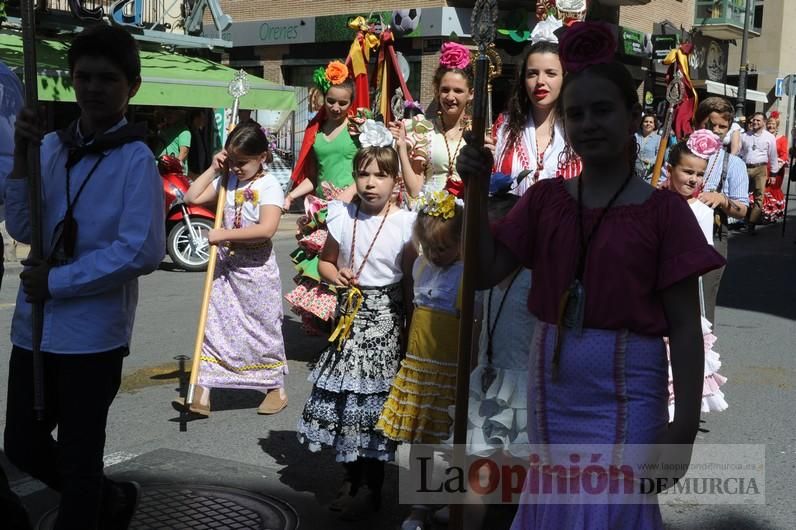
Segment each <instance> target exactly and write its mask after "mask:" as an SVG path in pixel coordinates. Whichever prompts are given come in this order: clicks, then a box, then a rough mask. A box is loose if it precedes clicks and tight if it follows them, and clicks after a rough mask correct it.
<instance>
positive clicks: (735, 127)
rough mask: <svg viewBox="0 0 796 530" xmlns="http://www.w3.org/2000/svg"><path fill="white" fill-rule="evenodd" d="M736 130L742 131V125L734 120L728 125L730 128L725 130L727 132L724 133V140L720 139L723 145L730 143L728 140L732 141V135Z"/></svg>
mask: <svg viewBox="0 0 796 530" xmlns="http://www.w3.org/2000/svg"><path fill="white" fill-rule="evenodd" d="M736 132H738V133H741V132H743V127H741V126H740V124H738V122H735V121H734V122H732V125H730V130H729V131H727V134H725V135H724V140H722V142H723V143H724V145H725V146H729V145H730V142H731V141H732V135H733V134H735V133H736Z"/></svg>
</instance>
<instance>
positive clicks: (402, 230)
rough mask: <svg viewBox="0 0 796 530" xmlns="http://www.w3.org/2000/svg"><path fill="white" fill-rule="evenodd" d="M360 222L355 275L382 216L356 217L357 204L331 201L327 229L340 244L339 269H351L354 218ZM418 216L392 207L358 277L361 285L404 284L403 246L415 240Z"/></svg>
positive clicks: (360, 215)
mask: <svg viewBox="0 0 796 530" xmlns="http://www.w3.org/2000/svg"><path fill="white" fill-rule="evenodd" d="M355 216H356V219H358V221H357V238H356V243H355V248H354V264H353V265H354V266H353V269H354V272H355V273H356V272H357V270H358V269H359V267H360V266H361V265H362V260H363V259H364V257H365V254H367V252H368V248H369V247H370V244H371V243H372V242H373V238H374V237H376V233H377V232H378V230H379V225H381V222H382V220H383V217H380V216H372V215H368V214H366V213H363V212H359V214H358V215H357V205H356V204H353V203H344V202H341V201H332V202H330V203H329V206H328V213H327V216H326V226H327V228H328V230H329V235H330V236H331V237H333V238H334V240H335V241H337V243H338V244H339V245H340V253H339V254H338V256H337V267H338V268H341V269H344V268H348V267H351V241H352V239H353V235H354V218H355ZM416 217H417V214H416V213H414V212H410V211H407V210H402V209H400V208H399V207H397V206H393V207H392V208H390V214H389V215H388V216H387V219H386V220H385V221H384V226H383V227H382V229H381V232H380V233H379V234H378V238H377V239H376V242H375V243H374V245H373V249H372V250H371V251H370V255H369V256H368V258H367V262H366V263H365V266H364V267H363V268H362V272H361V273H360V274H359V285H360V286H363V287H384V286H386V285H391V284H393V283H397V282H399V281H401V279H402V278H403V271H402V270H401V257H402V255H403V250H404V247H405V246H406V244H407V243H409V242H410V241H411V240H412V227H413V226H414V222H415V218H416Z"/></svg>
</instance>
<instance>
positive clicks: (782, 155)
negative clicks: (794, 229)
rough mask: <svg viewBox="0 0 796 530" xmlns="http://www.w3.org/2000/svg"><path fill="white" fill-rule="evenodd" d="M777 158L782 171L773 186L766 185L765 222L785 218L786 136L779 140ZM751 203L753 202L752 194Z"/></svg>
mask: <svg viewBox="0 0 796 530" xmlns="http://www.w3.org/2000/svg"><path fill="white" fill-rule="evenodd" d="M777 158H778V159H779V163H780V170H779V171H778V172H777V174H776V175H774V177H775V180H774V182H773V183H772V184H768V183H766V191H765V193H764V195H763V222H764V223H776V222H777V221H781V220H782V219H783V218H784V217H785V194H784V193H782V181H783V180H784V179H785V168H786V166H785V165H786V164H787V161H788V139H787V138H786V137H785V136H780V137H779V138H777ZM749 200H750V202H751V200H752V198H751V194H750V199H749Z"/></svg>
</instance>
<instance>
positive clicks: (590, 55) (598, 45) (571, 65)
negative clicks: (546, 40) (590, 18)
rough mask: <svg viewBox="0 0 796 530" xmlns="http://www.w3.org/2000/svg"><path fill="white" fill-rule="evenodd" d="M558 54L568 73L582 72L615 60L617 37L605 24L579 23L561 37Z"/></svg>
mask: <svg viewBox="0 0 796 530" xmlns="http://www.w3.org/2000/svg"><path fill="white" fill-rule="evenodd" d="M558 54H559V57H561V63H562V64H563V65H564V70H565V71H566V72H568V73H569V72H580V71H581V70H583V69H584V68H586V67H588V66H591V65H594V64H606V63H610V62H611V61H613V60H614V55H615V54H616V36H615V35H614V29H613V27H612V26H611V25H610V24H607V23H605V22H577V23H575V24H572V25H571V26H570V27H569V28H568V29H567V30H566V31H565V32H564V35H563V36H562V37H561V39H560V41H559V44H558Z"/></svg>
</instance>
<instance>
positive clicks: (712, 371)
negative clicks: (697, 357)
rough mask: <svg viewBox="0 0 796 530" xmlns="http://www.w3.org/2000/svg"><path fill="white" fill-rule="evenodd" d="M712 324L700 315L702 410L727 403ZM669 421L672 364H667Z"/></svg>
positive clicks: (724, 406)
mask: <svg viewBox="0 0 796 530" xmlns="http://www.w3.org/2000/svg"><path fill="white" fill-rule="evenodd" d="M711 328H712V324H711V323H710V321H709V320H708V319H706V318H705V317H702V334H703V336H704V341H705V382H704V384H703V385H702V412H703V413H706V412H720V411H722V410H727V408H728V407H729V405H728V404H727V401H726V400H725V399H724V392H722V391H721V386H722V385H724V383H726V382H727V378H726V377H724V376H723V375H721V374H720V373H719V369H720V368H721V361H720V360H719V354H718V352H717V351H715V350H714V349H713V345H714V344H716V340H717V339H716V335H714V334H713V332H712V329H711ZM666 356H667V357H669V341H668V340H667V341H666ZM669 421H670V422H671V421H674V384H673V379H672V365H671V364H669Z"/></svg>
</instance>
